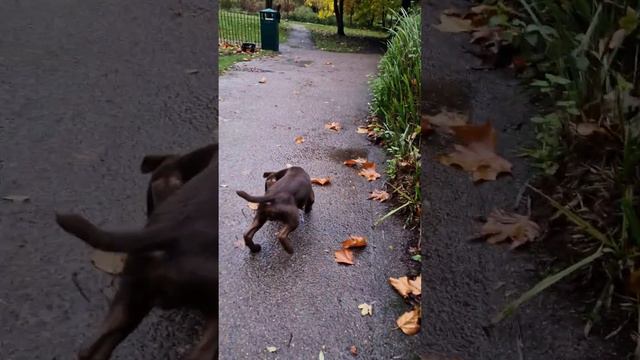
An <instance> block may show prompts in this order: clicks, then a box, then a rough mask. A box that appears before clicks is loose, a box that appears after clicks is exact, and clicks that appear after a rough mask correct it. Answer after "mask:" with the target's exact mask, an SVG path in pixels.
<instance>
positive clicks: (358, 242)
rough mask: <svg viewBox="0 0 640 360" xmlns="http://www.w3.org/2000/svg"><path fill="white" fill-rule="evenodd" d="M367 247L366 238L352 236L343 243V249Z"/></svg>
mask: <svg viewBox="0 0 640 360" xmlns="http://www.w3.org/2000/svg"><path fill="white" fill-rule="evenodd" d="M365 246H367V238H366V237H364V236H355V235H350V236H349V238H348V239H347V240H345V241H343V242H342V248H343V249H350V248H354V247H365Z"/></svg>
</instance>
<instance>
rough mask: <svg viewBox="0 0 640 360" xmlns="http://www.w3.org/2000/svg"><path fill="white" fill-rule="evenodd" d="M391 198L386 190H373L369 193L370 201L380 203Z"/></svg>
mask: <svg viewBox="0 0 640 360" xmlns="http://www.w3.org/2000/svg"><path fill="white" fill-rule="evenodd" d="M390 197H391V195H389V193H388V192H386V191H384V190H373V191H372V192H370V193H369V200H376V201H379V202H385V201H387V200H389V198H390Z"/></svg>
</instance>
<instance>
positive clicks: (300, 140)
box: [294, 136, 304, 144]
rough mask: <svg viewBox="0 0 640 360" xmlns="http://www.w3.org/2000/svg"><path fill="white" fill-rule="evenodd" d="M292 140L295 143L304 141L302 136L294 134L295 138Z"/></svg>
mask: <svg viewBox="0 0 640 360" xmlns="http://www.w3.org/2000/svg"><path fill="white" fill-rule="evenodd" d="M294 140H295V142H296V144H302V143H303V142H304V137H302V136H296V138H295V139H294Z"/></svg>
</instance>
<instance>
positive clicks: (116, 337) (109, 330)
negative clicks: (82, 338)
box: [78, 279, 152, 360]
mask: <svg viewBox="0 0 640 360" xmlns="http://www.w3.org/2000/svg"><path fill="white" fill-rule="evenodd" d="M143 286H144V285H143ZM139 291H140V284H133V283H131V282H128V281H126V280H124V279H123V281H122V282H121V285H120V288H119V289H118V292H117V293H116V296H115V297H114V299H113V301H112V303H111V307H110V308H109V314H108V315H107V318H106V319H105V320H104V322H103V324H102V330H101V333H100V335H99V336H98V338H97V339H96V340H95V341H94V342H93V343H92V345H91V346H90V347H88V348H87V349H85V350H83V351H81V352H80V353H79V354H78V359H80V360H107V359H109V358H110V357H111V353H112V352H113V350H114V349H115V348H116V346H118V344H120V342H122V340H124V339H125V338H126V337H127V336H128V335H129V334H130V333H131V332H132V331H133V330H134V329H135V328H136V327H138V325H139V324H140V322H141V321H142V319H143V318H144V317H145V316H146V315H147V314H148V313H149V311H150V310H151V307H152V306H151V304H150V303H149V302H148V301H147V299H146V296H144V295H145V294H143V293H134V292H139Z"/></svg>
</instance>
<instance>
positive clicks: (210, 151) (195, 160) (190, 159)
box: [178, 144, 218, 182]
mask: <svg viewBox="0 0 640 360" xmlns="http://www.w3.org/2000/svg"><path fill="white" fill-rule="evenodd" d="M217 153H218V144H211V145H207V146H205V147H202V148H200V149H197V150H194V151H192V152H190V153H188V154H186V155H183V156H182V157H181V158H180V159H179V160H178V163H179V166H180V174H181V175H182V178H183V179H184V181H185V182H186V181H189V180H190V179H191V178H192V177H194V176H196V175H198V174H199V173H200V172H201V171H202V170H204V169H205V168H206V167H207V166H209V163H210V162H211V159H213V157H214V155H215V154H217Z"/></svg>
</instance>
